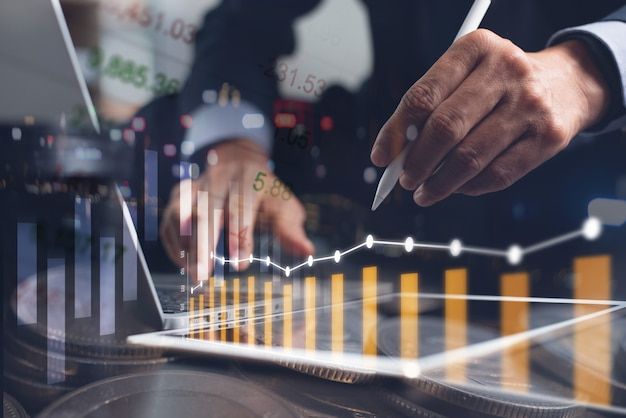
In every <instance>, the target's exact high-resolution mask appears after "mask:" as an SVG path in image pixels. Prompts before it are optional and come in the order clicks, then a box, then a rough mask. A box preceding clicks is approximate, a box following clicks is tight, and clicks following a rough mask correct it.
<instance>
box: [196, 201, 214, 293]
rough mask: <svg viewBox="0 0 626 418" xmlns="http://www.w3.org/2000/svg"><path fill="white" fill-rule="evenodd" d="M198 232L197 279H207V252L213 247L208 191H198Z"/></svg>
mask: <svg viewBox="0 0 626 418" xmlns="http://www.w3.org/2000/svg"><path fill="white" fill-rule="evenodd" d="M197 202H198V234H197V248H198V252H197V254H198V255H197V256H198V262H197V268H198V272H197V279H198V280H199V281H206V280H208V279H209V262H210V260H209V252H210V251H212V250H213V249H212V248H210V245H209V216H210V213H209V192H203V191H198V198H197Z"/></svg>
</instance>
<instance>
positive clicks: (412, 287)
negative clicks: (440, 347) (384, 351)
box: [400, 273, 419, 358]
mask: <svg viewBox="0 0 626 418" xmlns="http://www.w3.org/2000/svg"><path fill="white" fill-rule="evenodd" d="M418 280H419V279H418V276H417V273H408V274H402V275H400V357H402V358H417V356H418V353H419V339H418V330H419V317H418V312H419V310H418V308H419V299H418V295H417V291H418V290H417V289H418Z"/></svg>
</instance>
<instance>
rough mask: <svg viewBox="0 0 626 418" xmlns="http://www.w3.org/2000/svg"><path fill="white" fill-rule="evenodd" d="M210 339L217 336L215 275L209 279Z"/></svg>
mask: <svg viewBox="0 0 626 418" xmlns="http://www.w3.org/2000/svg"><path fill="white" fill-rule="evenodd" d="M209 312H210V317H209V325H210V328H209V332H208V334H209V340H213V339H214V338H215V324H216V323H217V321H216V320H215V318H216V316H217V314H216V313H215V277H211V278H210V279H209Z"/></svg>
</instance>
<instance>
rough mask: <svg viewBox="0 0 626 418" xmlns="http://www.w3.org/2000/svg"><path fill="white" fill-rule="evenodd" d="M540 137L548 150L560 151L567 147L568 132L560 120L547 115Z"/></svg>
mask: <svg viewBox="0 0 626 418" xmlns="http://www.w3.org/2000/svg"><path fill="white" fill-rule="evenodd" d="M541 137H542V138H543V141H544V142H545V143H546V144H547V146H548V148H550V149H557V150H561V149H563V148H565V146H566V145H567V140H568V137H569V132H568V130H567V127H566V126H565V124H564V123H563V122H562V121H561V119H560V118H558V117H555V116H553V115H548V117H547V118H546V121H545V126H544V128H543V135H541Z"/></svg>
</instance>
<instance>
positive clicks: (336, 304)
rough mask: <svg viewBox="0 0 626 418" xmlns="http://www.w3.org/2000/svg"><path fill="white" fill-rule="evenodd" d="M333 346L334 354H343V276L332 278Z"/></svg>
mask: <svg viewBox="0 0 626 418" xmlns="http://www.w3.org/2000/svg"><path fill="white" fill-rule="evenodd" d="M330 299H331V305H332V306H331V309H332V312H331V315H332V319H331V338H332V339H331V345H332V351H333V353H341V352H343V274H333V275H332V276H331V295H330Z"/></svg>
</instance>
